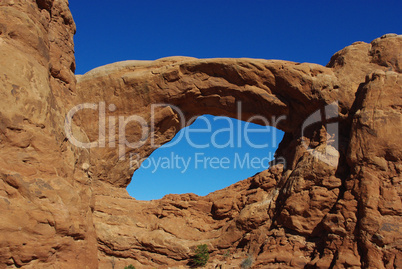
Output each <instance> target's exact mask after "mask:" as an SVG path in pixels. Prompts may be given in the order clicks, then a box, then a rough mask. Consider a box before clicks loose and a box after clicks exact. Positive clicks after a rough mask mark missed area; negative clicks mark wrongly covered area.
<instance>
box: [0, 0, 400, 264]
mask: <svg viewBox="0 0 402 269" xmlns="http://www.w3.org/2000/svg"><path fill="white" fill-rule="evenodd" d="M0 14H1V16H0V58H1V65H0V81H1V85H2V98H1V99H0V105H1V112H0V113H1V114H0V141H1V144H0V145H1V147H0V157H1V158H2V162H1V163H2V165H1V166H0V176H1V179H2V180H1V181H0V198H1V199H0V208H1V210H2V211H1V212H2V217H1V219H0V268H15V267H22V268H123V267H124V266H125V265H128V264H133V265H135V266H136V267H137V268H155V267H156V268H169V267H170V268H174V267H180V266H181V267H182V268H186V267H187V264H188V262H189V261H190V258H191V255H192V254H193V253H194V252H193V251H194V247H195V246H197V245H199V244H207V245H208V246H209V249H210V251H211V253H210V255H211V258H210V262H209V263H208V268H238V267H239V266H240V264H241V262H242V261H243V260H244V259H245V258H247V257H251V258H252V259H253V267H252V268H361V267H363V268H402V254H401V248H402V247H401V246H402V235H401V223H402V203H401V192H402V189H401V158H402V152H401V149H400V142H399V141H400V128H401V106H402V93H401V87H402V86H401V85H402V76H401V67H400V64H401V62H402V53H401V48H402V36H397V35H385V36H383V37H381V38H378V39H376V40H374V41H373V42H371V44H366V43H363V42H357V43H354V44H352V45H351V46H349V47H347V48H345V49H343V50H341V51H339V52H338V53H336V54H335V55H334V56H333V57H332V59H331V61H330V63H329V64H328V66H327V67H323V66H320V65H316V64H309V63H303V64H299V63H293V62H285V61H269V60H255V59H213V60H198V59H194V58H183V57H172V58H165V59H160V60H157V61H154V62H144V61H128V62H122V63H115V64H111V65H107V66H104V67H99V68H97V69H95V70H92V71H90V72H88V73H87V74H85V75H83V76H78V77H77V78H75V76H74V69H75V62H74V54H73V41H72V37H73V34H74V32H75V25H74V22H73V19H72V16H71V14H70V11H69V9H68V3H67V1H64V0H41V1H39V0H37V1H33V0H26V1H22V0H19V1H17V0H14V1H12V0H5V1H1V2H0ZM77 82H78V83H77ZM238 101H240V102H241V103H242V114H241V117H242V119H248V118H249V117H251V116H254V115H261V116H264V117H266V118H268V119H270V118H272V116H276V117H277V116H286V117H285V118H286V119H285V120H283V121H280V122H279V123H278V125H276V127H277V128H279V129H281V130H283V131H285V136H284V139H283V141H282V142H281V144H280V146H279V149H278V151H277V153H276V155H277V157H278V158H279V157H282V158H284V159H285V160H286V166H284V165H283V164H274V165H272V166H271V168H270V169H268V170H266V171H263V172H261V173H259V174H257V175H255V176H254V177H251V178H248V179H246V180H244V181H241V182H238V183H236V184H234V185H232V186H230V187H228V188H225V189H223V190H220V191H217V192H214V193H211V194H209V195H208V196H205V197H199V196H196V195H194V194H185V195H168V196H166V197H164V198H163V199H161V200H158V201H150V202H144V201H136V200H135V199H133V198H131V197H129V195H128V194H127V192H126V190H125V187H126V186H127V185H128V183H129V182H130V180H131V176H132V174H133V172H134V171H135V169H136V167H135V166H134V167H132V166H130V159H129V158H128V156H129V155H130V154H138V155H139V156H141V157H147V156H149V155H150V154H151V153H152V151H153V150H155V148H154V147H152V146H151V144H150V139H151V138H153V139H154V140H155V141H156V142H157V143H159V144H163V143H166V142H168V141H169V140H171V139H172V138H173V136H174V135H175V134H176V133H177V132H178V131H179V129H180V128H181V127H182V126H183V124H188V122H186V120H187V119H189V118H191V117H192V116H197V115H202V114H205V113H208V114H215V115H226V116H231V117H236V116H237V115H236V112H237V108H236V103H237V102H238ZM99 102H105V105H106V111H105V113H106V115H107V117H108V118H107V119H108V120H107V122H105V124H109V123H110V121H109V119H110V118H109V117H117V116H119V115H123V116H130V115H140V116H142V117H143V118H144V119H147V122H145V124H144V125H146V126H148V125H149V124H150V123H151V117H150V116H151V115H150V108H151V105H152V104H155V103H166V104H171V105H175V106H177V107H179V108H180V109H181V110H182V111H183V112H184V116H185V118H184V119H182V118H181V117H180V115H178V113H177V111H176V110H174V109H172V108H171V107H168V106H165V107H159V108H158V109H157V110H156V112H157V114H156V117H155V129H154V130H153V132H152V133H151V134H150V136H149V137H148V139H146V140H144V143H143V144H142V146H141V147H139V148H135V149H133V148H128V147H125V148H124V150H125V152H123V151H120V152H119V148H118V147H109V143H113V142H114V143H115V144H118V143H119V134H118V133H115V135H114V137H113V135H111V134H110V133H106V138H107V140H106V141H105V147H93V148H90V149H82V148H79V147H76V146H74V145H73V144H72V143H70V141H69V140H68V137H67V134H66V131H65V128H64V124H65V117H66V115H67V114H68V112H69V111H70V109H71V108H73V107H74V106H76V105H79V104H83V103H94V104H99ZM333 102H337V105H336V110H337V111H336V112H339V115H338V116H337V117H335V118H333V117H332V116H331V114H330V113H331V111H330V110H331V109H329V110H326V108H333V106H332V107H331V106H328V105H330V104H332V103H333ZM110 104H114V105H115V109H109V105H110ZM99 108H100V107H99V106H98V107H97V110H86V113H83V111H80V112H77V113H76V115H75V117H74V118H73V120H72V121H71V123H72V129H71V131H72V133H73V134H74V137H75V138H77V139H78V140H80V141H82V142H91V141H96V140H98V139H99V131H101V132H102V128H101V130H99V124H100V123H99V114H98V110H99ZM110 110H112V111H110ZM88 111H89V112H88ZM317 111H318V114H316V113H317ZM321 112H326V113H327V116H328V115H330V116H331V117H327V118H325V115H324V119H325V120H324V122H323V121H321V120H318V121H317V122H315V124H312V125H310V126H309V128H303V127H304V126H303V124H305V123H306V121H307V122H308V120H309V119H311V115H313V116H314V115H318V116H319V118H318V119H321V115H320V113H321ZM328 112H329V114H328ZM332 112H334V111H332ZM337 114H338V113H337ZM257 123H260V124H261V123H262V122H257ZM331 124H336V125H337V126H339V132H338V133H336V136H335V137H330V135H332V133H331V128H329V126H331ZM143 127H144V126H140V125H138V124H137V125H136V124H132V125H130V124H128V125H127V128H126V134H125V136H126V137H127V139H128V141H137V140H138V139H139V138H140V137H141V135H142V133H141V130H142V129H143ZM328 133H330V135H328ZM101 143H102V141H101ZM336 144H337V145H338V146H335V145H336ZM119 154H120V155H119ZM122 154H124V155H122ZM123 157H124V158H123Z"/></svg>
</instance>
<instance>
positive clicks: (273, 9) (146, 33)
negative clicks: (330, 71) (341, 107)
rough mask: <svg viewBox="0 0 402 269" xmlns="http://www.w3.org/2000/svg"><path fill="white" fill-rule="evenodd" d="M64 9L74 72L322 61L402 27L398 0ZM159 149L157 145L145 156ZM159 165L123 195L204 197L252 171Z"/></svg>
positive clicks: (101, 1)
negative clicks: (129, 63)
mask: <svg viewBox="0 0 402 269" xmlns="http://www.w3.org/2000/svg"><path fill="white" fill-rule="evenodd" d="M70 8H71V10H72V13H73V17H74V19H75V22H76V24H77V34H76V36H75V51H76V62H77V70H76V73H77V74H83V73H85V72H87V71H89V70H91V69H93V68H95V67H98V66H100V65H104V64H108V63H112V62H116V61H122V60H155V59H158V58H162V57H166V56H175V55H181V56H192V57H197V58H215V57H231V58H240V57H249V58H263V59H282V60H290V61H296V62H313V63H318V64H322V65H325V64H326V63H328V61H329V60H330V57H331V56H332V55H333V54H334V53H335V52H337V51H338V50H340V49H342V48H343V47H345V46H347V45H350V44H352V43H353V42H355V41H365V42H370V41H372V40H373V39H375V38H377V37H379V36H381V35H383V34H385V33H398V34H401V33H402V23H401V16H400V12H401V10H402V1H371V0H368V1H322V0H321V1H263V0H251V1H239V0H231V1H229V0H228V1H223V0H215V1H210V0H205V1H189V0H186V1H175V0H171V1H123V0H116V1H106V0H98V1H96V2H94V1H88V0H70ZM210 119H211V120H212V121H213V118H210ZM195 124H201V125H202V122H196V123H195ZM224 124H225V123H224V121H221V122H215V125H214V127H213V128H217V129H219V128H222V126H224ZM201 125H200V126H201ZM196 127H197V125H195V127H194V128H196ZM271 134H272V133H271ZM271 134H269V133H259V134H254V135H255V137H254V139H256V140H257V141H261V142H263V141H268V140H271ZM221 135H222V137H223V136H224V134H221ZM278 135H280V134H278ZM199 136H200V134H199V135H198V136H197V138H196V139H201V140H202V139H206V140H208V139H210V136H211V134H208V133H204V135H201V137H199ZM222 139H224V138H222ZM183 141H184V142H185V140H183ZM278 142H279V141H278ZM272 146H274V145H273V143H270V145H269V147H267V148H266V149H265V151H264V150H261V152H260V151H259V150H254V149H250V148H245V147H244V146H243V147H240V148H237V149H236V148H235V149H233V148H231V149H230V148H228V149H226V150H225V151H224V152H225V153H222V151H220V150H217V149H214V148H213V147H211V148H209V149H208V148H207V149H203V152H204V154H207V155H208V154H209V155H217V156H218V155H219V154H221V155H219V156H225V154H226V155H228V156H230V155H231V154H232V155H233V154H234V153H235V152H236V151H238V152H243V153H244V154H246V153H247V152H249V153H250V154H255V156H260V157H261V158H262V157H264V156H267V155H269V152H271V151H273V150H274V149H273V148H272ZM188 149H189V146H188V144H181V143H179V144H178V145H176V147H171V148H168V149H166V150H168V152H165V153H163V154H165V155H163V156H166V155H169V152H170V153H171V152H178V153H179V152H182V153H180V154H182V155H183V154H190V155H191V154H192V155H191V156H194V154H195V153H194V152H193V153H188ZM186 150H187V152H186ZM208 150H210V152H209V151H208ZM232 151H233V152H232ZM196 152H201V150H197V151H196ZM158 154H162V151H161V153H159V150H158V151H156V152H154V154H153V155H152V156H151V157H155V158H156V157H157V156H158ZM222 154H223V155H222ZM161 156H162V155H161ZM161 156H159V157H161ZM163 156H162V157H163ZM146 170H149V169H146ZM159 170H160V171H157V172H156V173H153V174H152V173H149V172H148V173H147V172H146V171H142V170H141V171H140V170H138V171H137V172H136V173H135V175H134V179H133V182H132V183H131V184H130V186H129V188H128V191H129V193H130V194H131V195H133V196H134V197H136V198H137V199H145V200H148V199H155V198H160V197H161V196H163V194H166V193H183V192H194V193H197V194H201V195H204V194H206V193H208V192H209V191H212V190H215V189H219V188H222V187H224V186H227V185H229V184H231V183H234V182H236V181H238V180H240V179H242V178H245V177H247V176H251V175H253V174H255V172H257V171H255V170H253V169H221V170H219V171H217V170H216V169H215V170H214V171H209V170H208V169H206V170H205V171H204V170H201V169H190V170H189V171H186V173H180V171H176V172H175V171H173V170H168V169H162V170H161V169H159ZM178 173H179V174H178ZM150 186H152V187H151V188H150Z"/></svg>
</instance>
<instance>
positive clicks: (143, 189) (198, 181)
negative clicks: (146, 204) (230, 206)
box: [127, 114, 284, 200]
mask: <svg viewBox="0 0 402 269" xmlns="http://www.w3.org/2000/svg"><path fill="white" fill-rule="evenodd" d="M283 135H284V132H283V131H280V130H278V129H276V128H275V127H272V126H261V125H257V124H254V123H250V122H245V121H241V120H237V119H234V118H229V117H224V116H212V115H209V114H205V115H202V116H199V117H198V118H197V119H196V120H195V121H194V122H193V123H192V124H191V125H190V126H188V127H185V128H183V129H181V130H180V131H179V132H178V133H177V134H176V135H175V137H174V138H173V139H172V140H171V141H170V142H168V143H166V144H164V145H163V146H161V147H160V148H158V149H156V150H155V151H154V152H153V153H152V154H151V155H150V156H149V157H148V158H146V159H143V160H138V161H139V162H141V166H140V168H139V169H138V170H136V171H135V172H134V175H133V177H132V180H131V183H130V184H129V185H128V186H127V191H128V193H129V194H130V196H132V197H134V198H135V199H137V200H154V199H160V198H162V197H163V196H165V195H167V194H183V193H195V194H197V195H200V196H204V195H207V194H209V193H211V192H214V191H217V190H220V189H223V188H225V187H228V186H230V185H232V184H234V183H236V182H239V181H241V180H243V179H246V178H248V177H251V176H253V175H255V174H256V173H258V172H261V171H263V170H265V169H267V168H269V163H270V161H272V160H273V159H274V153H275V151H276V149H277V148H278V145H279V143H280V141H281V140H282V138H283Z"/></svg>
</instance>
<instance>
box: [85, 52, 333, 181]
mask: <svg viewBox="0 0 402 269" xmlns="http://www.w3.org/2000/svg"><path fill="white" fill-rule="evenodd" d="M337 87H338V86H337V78H336V76H335V75H334V73H333V71H332V70H331V69H329V68H325V67H322V66H320V65H315V64H308V63H304V64H298V63H291V62H284V61H268V60H252V59H212V60H198V59H193V58H183V57H172V58H164V59H160V60H157V61H155V62H138V61H127V62H121V63H115V64H111V65H108V66H104V67H100V68H97V69H95V70H93V71H90V72H88V73H87V74H85V75H83V76H80V77H79V78H78V84H77V95H78V96H79V97H80V99H81V100H82V102H86V101H87V100H92V102H95V103H97V102H105V103H106V104H113V105H115V106H116V108H117V109H116V112H117V115H125V116H129V115H140V116H141V117H143V118H144V119H148V120H147V121H148V122H147V125H148V126H149V127H150V128H151V127H155V128H154V129H155V133H153V134H150V135H149V138H155V141H156V142H157V144H163V143H166V142H167V141H169V140H170V139H172V138H173V135H174V134H175V133H177V132H178V131H179V130H180V128H181V127H183V126H185V125H186V123H188V120H189V119H190V118H192V117H194V116H197V115H202V114H205V113H209V114H213V115H217V116H220V115H222V116H229V117H232V118H240V119H242V120H248V119H250V118H252V117H254V118H256V116H259V117H262V118H264V119H267V122H268V123H270V124H273V125H275V126H274V127H277V128H278V129H280V130H283V131H285V132H288V133H293V132H294V133H296V132H297V131H300V127H301V125H302V123H303V121H304V119H305V118H307V117H308V116H309V115H310V114H311V113H313V112H314V111H315V110H317V108H319V107H324V106H325V105H326V104H329V103H331V102H333V101H334V100H335V98H336V95H335V94H334V91H335V90H334V88H335V89H336V88H337ZM89 96H90V98H89ZM153 104H165V106H162V107H158V108H157V109H156V110H155V116H154V118H155V120H154V121H155V122H154V123H153V122H151V121H152V119H151V115H150V114H151V110H152V108H151V106H152V105H153ZM167 105H173V106H174V107H175V108H173V109H172V108H169V107H168V106H167ZM179 110H180V112H181V113H183V114H182V115H179V114H180V113H178V111H179ZM239 113H240V114H239ZM92 114H93V117H98V114H97V113H92ZM109 114H110V113H109ZM115 114H116V113H115ZM108 116H109V117H110V115H107V116H106V117H108ZM83 117H85V116H83ZM256 119H258V117H257V118H256ZM98 123H99V120H96V118H91V119H90V120H89V119H88V120H84V123H83V124H82V128H83V129H84V132H85V134H86V135H87V136H88V139H89V141H96V140H97V138H98V137H99V132H98V129H99V128H97V126H96V125H97V124H98ZM257 123H260V124H266V123H264V122H261V121H260V122H258V121H257ZM94 125H95V126H94ZM151 125H154V126H151ZM136 128H138V126H137V127H136ZM132 132H133V133H134V134H133V136H132V138H130V136H129V135H127V137H128V139H127V140H128V141H134V140H135V141H137V140H138V139H139V137H138V135H139V134H138V132H135V131H132ZM127 133H130V130H129V128H128V130H127ZM172 134H173V135H172ZM133 138H134V139H133ZM149 142H150V139H148V141H147V142H146V143H145V144H144V145H143V146H142V147H141V148H139V149H127V150H128V151H127V154H139V155H140V156H141V157H142V158H144V157H147V156H149V155H150V153H152V151H153V150H154V149H155V148H152V147H150V144H149ZM117 143H118V142H116V143H115V144H117ZM91 151H92V152H98V151H99V152H102V153H99V154H97V156H100V158H103V156H109V157H110V156H112V154H113V153H112V152H115V153H116V152H117V150H116V148H111V149H110V148H108V146H106V148H103V149H96V148H95V149H92V150H91ZM106 151H107V152H106ZM116 154H117V153H116ZM118 159H119V156H117V155H116V156H114V157H112V158H111V159H109V160H108V161H109V164H110V166H111V167H110V169H105V170H106V171H110V173H113V174H114V175H115V176H118V175H121V176H123V175H124V178H121V179H117V180H116V179H113V180H116V181H115V182H117V181H118V182H119V183H117V185H120V186H126V185H127V184H128V182H129V178H131V175H130V173H131V174H132V172H133V170H132V169H131V170H130V169H129V168H128V167H129V160H126V161H125V162H124V163H121V161H120V163H119V161H118ZM120 160H121V156H120ZM98 161H101V160H100V159H99V160H96V159H94V158H93V159H91V162H92V163H93V165H94V166H96V162H98ZM124 171H130V173H129V174H127V172H124ZM111 177H112V176H110V175H104V176H99V178H100V179H101V178H103V179H105V180H106V181H108V180H109V181H110V180H111V179H110V178H111Z"/></svg>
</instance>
